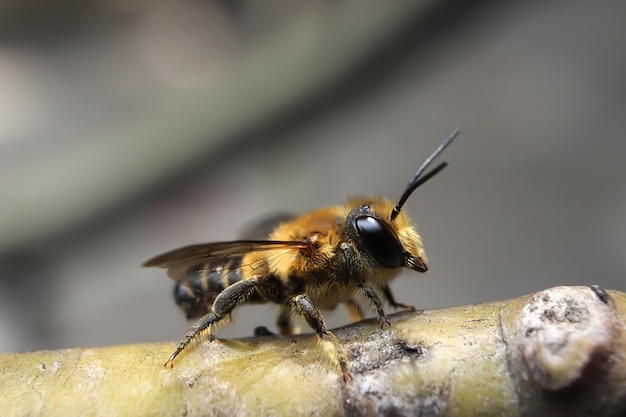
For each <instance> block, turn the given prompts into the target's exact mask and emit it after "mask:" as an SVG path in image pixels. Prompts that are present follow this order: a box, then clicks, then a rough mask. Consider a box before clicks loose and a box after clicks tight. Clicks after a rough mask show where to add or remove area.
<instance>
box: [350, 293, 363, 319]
mask: <svg viewBox="0 0 626 417" xmlns="http://www.w3.org/2000/svg"><path fill="white" fill-rule="evenodd" d="M346 305H347V306H348V313H349V314H350V320H351V321H352V322H353V323H356V322H357V321H361V320H363V319H364V318H365V315H364V314H363V309H361V306H360V305H359V303H357V302H356V301H355V300H353V299H352V298H351V299H349V300H348V302H347V303H346Z"/></svg>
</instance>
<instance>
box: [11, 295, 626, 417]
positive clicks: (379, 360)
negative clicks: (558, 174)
mask: <svg viewBox="0 0 626 417" xmlns="http://www.w3.org/2000/svg"><path fill="white" fill-rule="evenodd" d="M391 320H392V326H391V328H390V329H388V330H387V329H386V330H382V331H381V330H380V328H379V325H378V323H376V322H375V321H365V322H360V323H356V324H353V325H350V326H347V327H343V328H340V329H336V330H335V334H336V335H337V337H338V338H339V339H340V340H342V341H343V343H345V346H346V349H347V351H348V352H349V355H350V371H351V373H352V376H353V380H352V382H350V383H347V384H345V383H343V382H342V379H341V373H340V372H339V371H338V370H337V369H335V368H334V367H333V366H332V365H331V364H329V363H327V362H326V361H325V360H324V355H323V354H322V352H321V351H320V348H319V346H318V344H317V342H316V339H315V337H313V336H311V335H303V336H296V337H288V338H283V337H280V336H263V337H257V338H249V339H240V340H216V341H203V342H200V343H198V344H196V345H195V346H193V347H192V348H191V349H189V350H188V351H186V352H185V353H184V354H183V355H181V356H180V357H179V359H177V362H176V364H175V366H174V368H172V369H170V368H164V367H163V363H164V362H165V360H166V359H167V357H168V356H169V354H170V353H171V352H172V350H173V349H174V348H175V344H174V343H163V344H141V345H128V346H114V347H105V348H89V349H68V350H58V351H41V352H33V353H12V354H2V355H0V369H2V373H1V374H0V399H1V401H0V415H2V416H26V415H29V416H38V415H45V416H72V415H75V416H78V415H80V416H89V415H100V416H107V415H115V416H149V415H158V416H174V415H187V416H199V415H224V416H245V415H251V416H261V415H276V416H283V415H284V416H294V415H319V416H344V415H383V416H384V415H393V416H402V415H407V416H414V415H421V416H444V415H445V416H533V417H537V416H561V415H563V416H582V415H589V416H591V415H593V416H623V415H625V413H626V294H624V293H621V292H616V291H607V292H605V291H603V290H601V289H599V288H598V287H557V288H552V289H549V290H545V291H542V292H539V293H536V294H533V295H529V296H525V297H521V298H518V299H514V300H509V301H503V302H495V303H489V304H481V305H476V306H463V307H454V308H447V309H441V310H433V311H423V312H415V313H400V314H396V315H394V316H392V317H391Z"/></svg>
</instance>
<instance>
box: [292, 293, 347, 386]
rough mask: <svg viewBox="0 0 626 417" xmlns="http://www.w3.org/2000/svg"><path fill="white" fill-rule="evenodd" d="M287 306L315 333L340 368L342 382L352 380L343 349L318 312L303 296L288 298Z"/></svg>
mask: <svg viewBox="0 0 626 417" xmlns="http://www.w3.org/2000/svg"><path fill="white" fill-rule="evenodd" d="M289 306H290V307H291V308H292V309H293V310H295V311H297V312H298V313H300V314H301V315H302V317H304V320H305V321H306V322H307V324H308V325H309V326H311V328H312V329H313V330H314V331H315V333H316V334H317V337H318V338H319V341H320V342H321V343H322V346H323V347H324V350H325V351H326V352H327V353H328V356H329V357H330V358H331V360H332V361H333V363H335V364H336V365H338V366H339V368H341V373H342V374H343V380H344V382H348V381H350V380H351V379H352V376H351V375H350V372H348V355H347V354H346V351H345V350H344V349H343V346H342V345H341V342H339V339H337V336H335V335H334V334H333V333H332V332H331V331H330V330H328V329H327V328H326V323H325V322H324V319H323V318H322V315H321V314H320V312H319V310H318V309H317V308H316V307H315V306H314V305H313V303H311V300H309V298H308V297H307V296H306V295H305V294H298V295H294V296H293V297H291V298H289Z"/></svg>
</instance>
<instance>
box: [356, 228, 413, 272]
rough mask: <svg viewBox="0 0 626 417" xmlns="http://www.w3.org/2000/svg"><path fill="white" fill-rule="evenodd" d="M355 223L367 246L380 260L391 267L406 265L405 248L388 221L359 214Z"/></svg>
mask: <svg viewBox="0 0 626 417" xmlns="http://www.w3.org/2000/svg"><path fill="white" fill-rule="evenodd" d="M355 224H356V230H357V232H358V234H359V236H360V237H361V239H362V240H363V244H364V245H365V248H366V249H367V250H368V251H369V253H370V254H371V255H372V256H373V257H374V258H376V260H377V261H378V262H380V263H381V264H382V265H384V266H386V267H389V268H398V267H401V266H404V264H405V259H404V248H403V247H402V244H401V243H400V239H398V235H396V232H394V231H393V229H392V228H391V227H390V226H389V225H388V224H387V223H384V222H382V221H381V220H378V219H376V218H375V217H372V216H359V217H357V218H356V220H355Z"/></svg>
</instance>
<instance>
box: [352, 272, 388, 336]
mask: <svg viewBox="0 0 626 417" xmlns="http://www.w3.org/2000/svg"><path fill="white" fill-rule="evenodd" d="M359 288H360V289H361V291H363V294H364V295H365V296H366V297H367V298H368V299H369V300H370V301H371V302H372V304H374V307H375V308H376V313H378V319H379V320H380V328H381V329H383V328H384V327H385V326H391V322H390V321H389V319H388V318H387V314H385V310H384V309H383V303H382V301H380V298H379V297H378V295H377V294H376V291H374V289H373V288H372V287H370V286H369V285H367V284H365V283H364V282H363V283H361V284H359Z"/></svg>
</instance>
